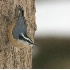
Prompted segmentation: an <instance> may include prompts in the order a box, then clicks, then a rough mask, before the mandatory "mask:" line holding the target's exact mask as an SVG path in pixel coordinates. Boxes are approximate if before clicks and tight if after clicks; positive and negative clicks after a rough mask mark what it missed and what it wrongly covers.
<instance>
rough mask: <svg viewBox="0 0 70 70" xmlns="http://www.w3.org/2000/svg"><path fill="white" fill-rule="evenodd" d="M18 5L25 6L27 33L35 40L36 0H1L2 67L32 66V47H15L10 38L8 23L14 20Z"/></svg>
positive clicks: (0, 41) (0, 59)
mask: <svg viewBox="0 0 70 70" xmlns="http://www.w3.org/2000/svg"><path fill="white" fill-rule="evenodd" d="M18 5H20V6H22V7H23V8H24V16H25V19H26V23H27V33H28V36H29V37H30V38H31V39H32V41H33V42H34V34H35V30H36V24H35V0H0V69H15V68H17V69H18V68H20V69H22V68H24V69H26V68H27V69H29V68H32V48H31V47H29V46H27V47H24V48H18V47H14V46H13V45H12V44H11V43H10V41H9V38H8V25H9V24H11V22H13V21H14V17H15V14H16V15H17V13H15V9H16V6H17V7H18ZM19 47H20V46H19Z"/></svg>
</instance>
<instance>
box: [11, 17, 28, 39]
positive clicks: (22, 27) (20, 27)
mask: <svg viewBox="0 0 70 70" xmlns="http://www.w3.org/2000/svg"><path fill="white" fill-rule="evenodd" d="M12 33H13V37H14V38H15V39H19V35H20V34H21V33H23V34H27V26H26V24H25V19H24V18H23V17H20V18H19V19H18V21H17V23H16V26H15V27H14V29H13V32H12Z"/></svg>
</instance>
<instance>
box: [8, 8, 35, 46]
mask: <svg viewBox="0 0 70 70" xmlns="http://www.w3.org/2000/svg"><path fill="white" fill-rule="evenodd" d="M9 39H10V41H11V43H12V44H13V45H14V46H17V47H23V45H25V46H26V45H33V46H34V43H33V42H32V40H31V39H30V38H29V37H28V36H27V26H26V21H25V17H24V10H23V9H22V8H21V7H20V8H19V18H18V20H17V22H13V23H12V24H11V25H10V26H9ZM22 43H23V44H22Z"/></svg>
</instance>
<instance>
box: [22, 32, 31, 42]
mask: <svg viewBox="0 0 70 70" xmlns="http://www.w3.org/2000/svg"><path fill="white" fill-rule="evenodd" d="M21 35H22V36H23V37H24V38H25V39H26V40H29V41H30V42H31V40H30V39H29V38H27V37H25V36H24V35H23V33H21ZM31 43H32V42H31Z"/></svg>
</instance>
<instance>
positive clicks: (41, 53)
mask: <svg viewBox="0 0 70 70" xmlns="http://www.w3.org/2000/svg"><path fill="white" fill-rule="evenodd" d="M35 5H36V24H37V31H36V33H35V43H36V44H37V48H36V50H34V51H33V52H35V53H34V55H33V69H48V68H49V69H51V68H54V69H55V68H60V69H61V68H63V69H64V68H65V69H66V68H70V1H69V0H36V3H35Z"/></svg>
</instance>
